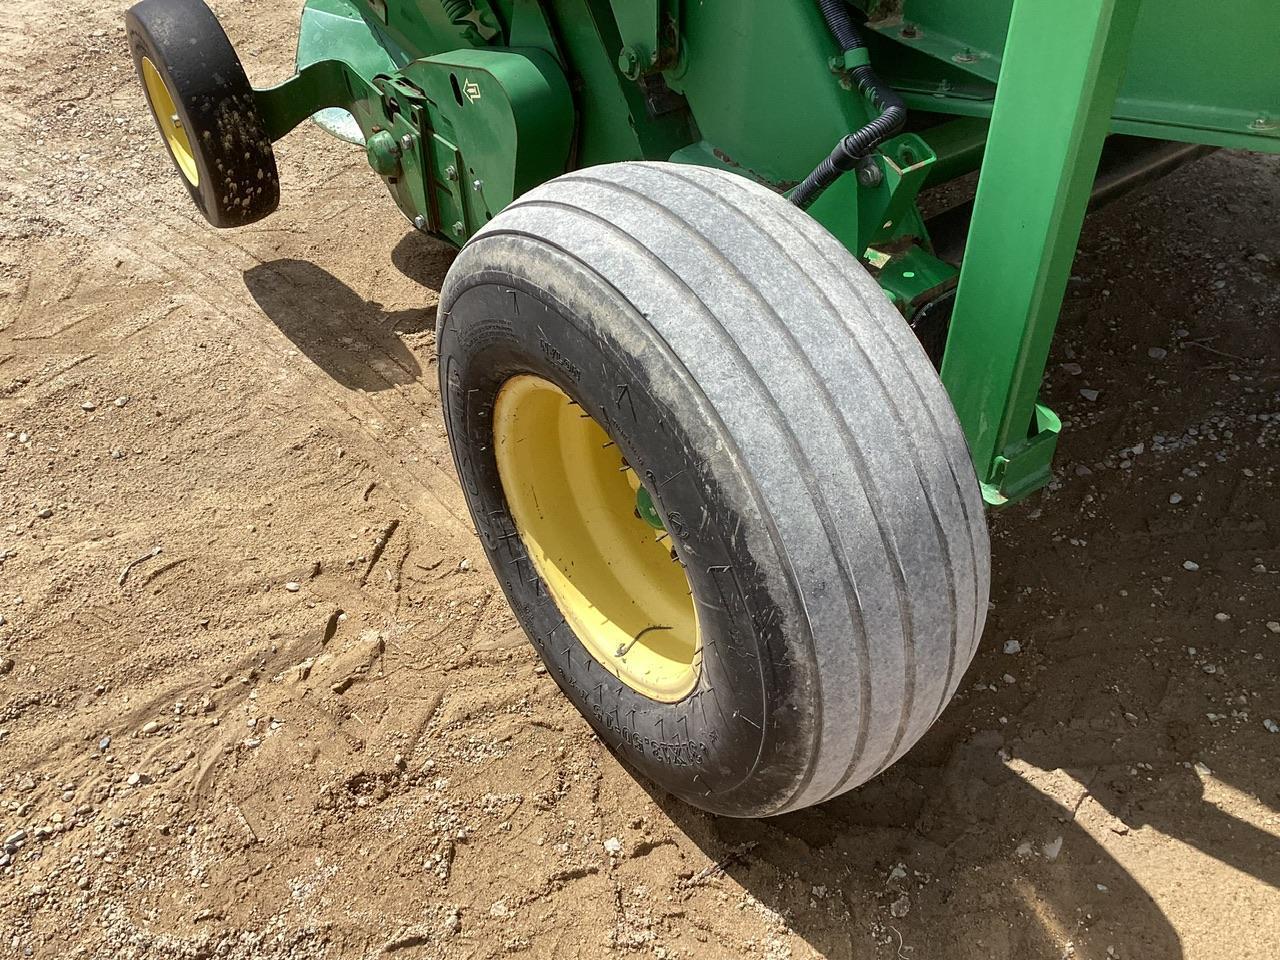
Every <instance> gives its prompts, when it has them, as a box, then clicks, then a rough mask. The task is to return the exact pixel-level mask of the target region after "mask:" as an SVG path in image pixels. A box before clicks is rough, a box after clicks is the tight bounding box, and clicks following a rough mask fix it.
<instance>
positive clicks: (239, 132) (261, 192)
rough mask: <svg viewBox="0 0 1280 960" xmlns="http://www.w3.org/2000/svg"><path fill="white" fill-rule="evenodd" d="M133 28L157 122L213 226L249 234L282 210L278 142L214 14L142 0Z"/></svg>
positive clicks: (136, 57)
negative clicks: (240, 229) (273, 146)
mask: <svg viewBox="0 0 1280 960" xmlns="http://www.w3.org/2000/svg"><path fill="white" fill-rule="evenodd" d="M125 27H126V31H127V33H128V37H129V48H130V50H131V51H132V53H133V63H134V67H135V68H136V69H137V72H138V79H139V80H140V82H141V83H142V88H143V93H144V94H145V96H146V100H147V105H148V106H149V107H150V108H151V115H152V116H153V117H154V118H155V121H156V126H157V128H158V129H159V131H160V135H161V137H162V138H163V139H164V141H165V145H166V147H167V148H168V151H169V156H170V158H171V159H172V160H173V164H174V166H175V167H176V168H177V170H178V176H179V179H181V180H182V182H183V184H184V185H185V186H186V188H187V191H188V192H189V193H190V194H191V199H192V200H194V201H195V204H196V206H197V207H199V208H200V212H201V213H203V214H204V216H205V219H207V220H208V221H209V222H210V223H211V224H213V225H214V226H215V227H242V226H245V225H246V224H250V223H254V222H255V221H258V220H261V219H262V218H263V217H265V216H266V215H267V214H269V213H271V212H272V211H273V210H275V209H276V207H277V206H278V205H279V203H280V175H279V172H278V171H277V170H276V159H275V152H274V151H273V150H272V149H271V138H270V137H269V136H268V135H267V132H266V127H265V126H264V124H263V122H262V117H261V115H260V114H259V113H258V108H257V105H256V102H255V100H254V95H253V88H252V87H251V86H250V85H249V79H248V77H247V76H245V72H244V67H243V66H242V65H241V63H240V58H239V57H237V56H236V52H235V49H234V48H233V47H232V46H231V41H230V40H228V39H227V35H226V33H225V32H224V31H223V29H222V25H221V24H220V23H218V18H217V17H216V16H214V14H213V11H212V10H210V9H209V8H208V7H207V6H206V5H205V4H204V3H203V2H202V0H142V2H141V3H137V4H135V5H134V6H132V7H130V8H129V11H128V12H127V13H126V14H125Z"/></svg>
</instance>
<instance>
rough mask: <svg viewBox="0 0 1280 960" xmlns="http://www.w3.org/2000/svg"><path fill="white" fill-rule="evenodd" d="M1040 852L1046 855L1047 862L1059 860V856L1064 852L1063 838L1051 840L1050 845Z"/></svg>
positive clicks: (1043, 847)
mask: <svg viewBox="0 0 1280 960" xmlns="http://www.w3.org/2000/svg"><path fill="white" fill-rule="evenodd" d="M1040 850H1041V852H1042V853H1044V856H1045V859H1046V860H1057V859H1058V854H1060V853H1061V852H1062V838H1061V837H1054V838H1053V839H1052V840H1050V841H1049V842H1048V843H1046V844H1045V845H1044V846H1042V847H1041V848H1040Z"/></svg>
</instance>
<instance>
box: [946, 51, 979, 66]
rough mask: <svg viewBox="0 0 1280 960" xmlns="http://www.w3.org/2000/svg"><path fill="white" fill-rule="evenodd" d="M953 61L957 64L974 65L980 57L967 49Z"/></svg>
mask: <svg viewBox="0 0 1280 960" xmlns="http://www.w3.org/2000/svg"><path fill="white" fill-rule="evenodd" d="M951 59H952V60H954V61H955V62H956V63H973V62H975V61H976V60H977V59H978V55H977V54H976V53H974V52H973V51H972V50H970V49H969V48H968V47H965V48H964V49H963V50H962V51H960V52H959V53H957V54H956V55H955V56H954V57H952V58H951Z"/></svg>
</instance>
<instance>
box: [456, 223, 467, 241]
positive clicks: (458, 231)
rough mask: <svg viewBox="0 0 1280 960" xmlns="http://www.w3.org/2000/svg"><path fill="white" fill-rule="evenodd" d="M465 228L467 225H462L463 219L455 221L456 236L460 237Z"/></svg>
mask: <svg viewBox="0 0 1280 960" xmlns="http://www.w3.org/2000/svg"><path fill="white" fill-rule="evenodd" d="M465 229H466V227H464V226H463V225H462V221H461V220H455V221H454V222H453V232H454V234H455V235H456V236H459V237H460V236H462V231H463V230H465Z"/></svg>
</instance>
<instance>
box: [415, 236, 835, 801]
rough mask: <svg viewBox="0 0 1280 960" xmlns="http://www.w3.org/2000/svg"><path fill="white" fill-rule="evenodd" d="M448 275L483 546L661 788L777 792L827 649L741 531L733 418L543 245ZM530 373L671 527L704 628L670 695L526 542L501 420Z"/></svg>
mask: <svg viewBox="0 0 1280 960" xmlns="http://www.w3.org/2000/svg"><path fill="white" fill-rule="evenodd" d="M468 261H474V265H475V266H476V267H479V269H473V268H472V264H471V263H469V262H468ZM481 264H483V266H480V265H481ZM455 276H458V277H461V280H460V281H459V282H456V283H455V282H452V278H453V277H455ZM450 278H451V282H449V283H447V284H446V288H445V291H444V293H443V295H442V302H441V314H440V315H441V320H440V324H439V329H438V334H437V344H438V350H439V357H440V378H441V394H442V398H443V400H444V409H445V418H446V424H447V427H448V432H449V438H450V443H451V447H452V449H453V452H454V458H455V463H456V466H457V469H458V474H459V477H460V478H461V481H462V485H463V489H464V492H465V494H466V497H467V500H468V504H469V506H470V508H471V511H472V516H473V518H474V520H475V523H476V527H477V530H478V532H479V534H480V538H481V541H482V543H483V545H484V549H485V551H486V553H487V554H488V556H489V560H490V562H491V564H492V566H493V568H494V570H495V571H497V574H498V579H499V582H500V583H501V585H502V588H503V591H504V593H505V594H506V596H507V599H508V601H509V602H510V604H511V606H512V609H513V610H514V611H515V613H516V616H517V617H518V619H519V620H520V621H521V623H522V625H523V626H524V627H525V629H526V631H527V632H528V634H529V635H530V637H531V638H532V640H533V642H534V644H535V646H536V647H537V649H538V652H539V654H540V656H541V657H542V660H543V662H544V663H545V664H546V666H547V668H548V671H549V672H550V674H551V675H552V676H553V678H554V679H555V680H556V682H557V683H558V684H559V686H560V687H561V689H562V690H564V692H565V693H566V695H567V696H568V697H569V698H570V700H571V701H572V702H573V703H574V705H575V706H577V708H578V709H579V710H580V711H581V712H582V713H583V715H584V716H585V717H586V718H587V719H588V721H589V722H590V723H591V725H592V726H593V727H594V729H595V730H596V732H597V733H598V734H599V735H600V736H601V738H602V739H603V740H605V742H606V743H608V744H609V745H610V746H611V747H612V748H614V750H615V751H616V752H617V753H618V754H619V755H620V756H621V757H623V758H624V759H625V760H626V761H628V762H629V763H631V764H632V765H633V766H634V767H636V768H637V769H639V770H640V771H641V772H642V773H645V774H646V775H648V776H649V777H650V778H651V779H654V780H656V781H657V782H659V783H661V784H662V786H663V787H664V788H666V789H667V790H670V791H671V792H673V793H675V794H676V795H678V796H680V797H682V798H684V799H686V800H688V801H690V802H692V803H694V804H696V805H698V806H701V807H703V808H705V809H709V810H712V811H715V812H720V813H727V814H732V815H737V816H757V815H764V814H767V813H770V812H773V811H775V810H777V809H780V808H781V807H783V806H784V805H785V803H786V801H787V800H788V799H789V798H790V797H791V796H793V795H794V794H795V793H796V792H797V791H798V790H799V789H801V788H802V786H803V783H804V777H805V771H806V770H807V769H808V768H809V765H810V759H811V756H812V753H813V751H814V749H816V746H815V743H816V740H815V737H816V724H815V723H814V722H813V721H814V718H813V717H812V715H811V714H810V713H808V712H807V711H806V709H805V708H804V706H803V705H804V703H805V701H806V699H807V698H806V694H805V691H806V690H811V689H812V687H813V685H815V684H816V682H817V681H816V676H815V675H814V674H815V671H816V665H815V664H814V663H812V661H811V660H810V659H808V658H806V656H805V651H803V650H800V649H797V648H796V647H794V646H788V642H789V641H788V636H789V631H788V624H789V623H794V619H793V617H794V615H795V611H793V610H792V609H791V608H790V604H789V603H788V602H787V599H786V593H787V591H786V589H785V587H783V586H782V585H780V584H779V582H778V581H779V576H778V574H779V571H778V569H777V566H778V565H777V562H776V557H770V556H768V555H767V553H768V551H763V552H762V551H761V550H760V548H759V547H760V545H759V543H753V542H752V539H751V537H750V536H748V531H758V530H759V529H760V528H761V526H762V524H761V523H760V521H759V518H752V517H748V516H744V515H743V506H744V505H749V504H750V500H751V498H750V491H749V490H748V489H745V487H744V484H745V483H746V481H745V478H744V477H742V475H741V471H740V470H738V469H737V468H736V464H735V463H734V462H733V456H732V450H731V443H730V442H729V438H728V435H727V433H726V432H725V431H724V429H723V427H718V426H717V421H716V418H715V417H714V416H710V415H708V412H707V410H706V409H700V406H703V405H704V404H705V401H704V400H703V398H701V397H700V395H699V393H698V391H697V390H696V387H695V386H694V385H693V384H692V380H691V379H689V378H688V376H687V373H683V371H682V368H681V366H680V364H679V362H678V360H676V358H675V357H674V356H673V355H671V353H670V351H669V350H668V349H665V348H664V345H662V344H660V342H658V341H657V339H656V336H655V335H654V334H653V332H652V330H651V328H649V327H648V325H647V324H646V323H645V321H644V320H643V318H642V317H640V316H639V315H638V314H636V312H635V311H634V309H633V308H631V307H630V305H629V304H627V303H626V302H625V300H623V299H622V298H621V296H620V295H618V294H617V293H616V291H612V290H611V289H610V288H607V287H606V285H604V284H603V283H602V282H600V281H599V280H598V279H597V278H595V277H594V276H593V275H591V274H590V273H589V272H588V271H586V270H585V269H583V268H582V267H581V266H580V265H579V264H577V262H576V261H573V260H571V259H570V258H568V257H565V256H563V255H559V254H557V253H556V252H554V251H553V250H552V249H551V248H550V247H549V246H548V245H545V244H540V243H538V242H537V241H535V240H532V239H529V238H511V237H490V238H482V239H480V240H478V241H473V244H472V245H470V246H469V247H468V249H467V250H465V251H464V252H463V254H462V255H460V257H459V261H458V263H456V264H455V268H454V270H453V271H451V273H450ZM523 373H528V374H534V375H537V376H540V377H543V378H545V379H547V380H549V381H551V382H552V383H555V384H556V385H557V386H558V387H560V388H561V389H562V390H564V391H565V392H566V393H567V394H569V396H570V397H571V398H573V399H574V400H576V401H577V402H578V403H579V404H581V406H582V407H583V409H584V410H585V411H586V412H588V413H590V414H591V415H592V416H593V417H594V418H595V419H596V421H597V422H598V423H600V424H602V425H603V426H605V428H606V430H607V431H608V432H609V434H610V436H611V439H613V440H614V441H616V442H617V443H618V445H619V447H620V448H621V451H622V453H623V455H624V456H625V457H626V458H627V460H628V462H629V463H630V464H631V465H632V466H633V468H635V469H636V470H637V472H638V473H639V474H640V475H641V476H642V477H643V478H645V482H646V486H647V487H648V488H649V490H650V493H651V494H652V495H653V497H654V500H655V503H656V504H657V506H658V509H659V511H660V513H661V514H662V516H663V518H664V521H665V523H666V527H667V529H668V531H670V532H671V535H672V542H673V543H674V546H675V549H676V551H677V554H678V555H679V557H680V558H681V560H682V561H683V562H684V563H685V566H686V572H687V573H688V575H689V578H690V583H691V586H692V588H693V593H694V596H695V599H696V601H697V611H698V619H699V628H700V633H701V639H702V666H701V672H700V675H699V679H698V682H697V685H696V687H695V689H694V690H693V692H691V693H690V694H689V695H688V696H687V697H685V698H684V699H682V700H680V701H679V702H677V703H673V704H665V703H657V702H655V701H652V700H649V699H648V698H646V697H644V696H642V695H640V694H638V693H636V692H635V691H633V690H631V689H630V688H629V687H627V686H626V685H625V684H624V683H622V682H621V681H619V680H618V679H617V678H616V677H614V676H613V675H612V674H610V673H609V672H608V670H606V669H605V667H604V666H602V665H601V664H600V663H599V662H597V661H596V660H595V659H594V658H593V657H592V656H591V655H590V654H589V652H588V651H587V648H586V647H585V646H583V645H582V644H581V643H580V642H579V641H578V640H577V638H576V637H575V636H574V635H573V634H572V632H571V630H570V628H569V627H568V625H567V624H566V623H565V621H564V618H563V617H562V616H561V615H560V613H559V611H558V609H557V608H556V605H555V603H554V602H553V601H552V600H551V599H550V597H549V596H548V595H547V592H546V589H545V586H544V585H543V584H542V581H541V579H540V578H539V577H538V576H537V573H536V571H535V570H534V568H533V566H532V563H531V561H530V560H529V558H528V555H527V553H526V551H525V549H524V545H523V543H522V542H521V540H520V537H519V535H518V533H517V532H516V530H515V527H514V523H513V521H512V519H511V516H510V513H509V509H508V507H507V504H506V499H505V496H504V495H503V493H502V488H501V483H500V479H499V476H498V472H497V463H496V459H495V457H494V454H493V434H492V410H493V405H494V402H495V400H496V397H497V393H498V390H499V389H500V387H501V385H502V384H503V383H504V382H506V380H508V379H509V378H510V377H512V376H516V375H519V374H523ZM682 374H683V375H682ZM762 553H763V555H762Z"/></svg>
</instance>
